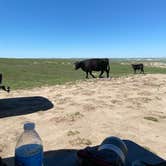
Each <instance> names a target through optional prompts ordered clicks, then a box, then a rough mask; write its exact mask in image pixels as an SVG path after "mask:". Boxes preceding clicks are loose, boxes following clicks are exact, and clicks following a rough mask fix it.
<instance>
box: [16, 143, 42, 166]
mask: <svg viewBox="0 0 166 166" xmlns="http://www.w3.org/2000/svg"><path fill="white" fill-rule="evenodd" d="M42 163H43V148H42V146H41V145H35V144H30V145H23V146H21V147H19V148H17V149H16V151H15V166H42Z"/></svg>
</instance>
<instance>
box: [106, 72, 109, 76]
mask: <svg viewBox="0 0 166 166" xmlns="http://www.w3.org/2000/svg"><path fill="white" fill-rule="evenodd" d="M106 73H107V78H109V70H106Z"/></svg>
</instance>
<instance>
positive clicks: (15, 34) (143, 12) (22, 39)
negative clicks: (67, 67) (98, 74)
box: [0, 0, 166, 58]
mask: <svg viewBox="0 0 166 166" xmlns="http://www.w3.org/2000/svg"><path fill="white" fill-rule="evenodd" d="M0 57H16V58H24V57H25V58H33V57H34V58H66V57H68V58H75V57H82V58H84V57H85V58H87V57H110V58H111V57H112V58H130V57H133V58H134V57H143V58H144V57H156V58H157V57H166V0H0Z"/></svg>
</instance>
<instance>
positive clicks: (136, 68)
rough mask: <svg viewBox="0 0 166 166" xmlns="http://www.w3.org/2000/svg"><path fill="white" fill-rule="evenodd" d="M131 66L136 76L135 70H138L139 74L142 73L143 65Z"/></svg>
mask: <svg viewBox="0 0 166 166" xmlns="http://www.w3.org/2000/svg"><path fill="white" fill-rule="evenodd" d="M131 66H132V68H133V70H134V74H136V71H137V70H140V73H144V65H143V64H142V63H139V64H132V65H131Z"/></svg>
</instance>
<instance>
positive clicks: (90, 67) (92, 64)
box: [75, 58, 110, 78]
mask: <svg viewBox="0 0 166 166" xmlns="http://www.w3.org/2000/svg"><path fill="white" fill-rule="evenodd" d="M79 68H81V69H82V70H83V71H84V72H86V78H88V73H90V75H91V76H92V77H93V78H95V76H94V75H93V74H92V71H101V73H100V75H99V77H102V74H103V73H104V71H105V72H106V73H107V78H108V77H109V71H110V66H109V59H107V58H101V59H87V60H82V61H79V62H75V70H77V69H79Z"/></svg>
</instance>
